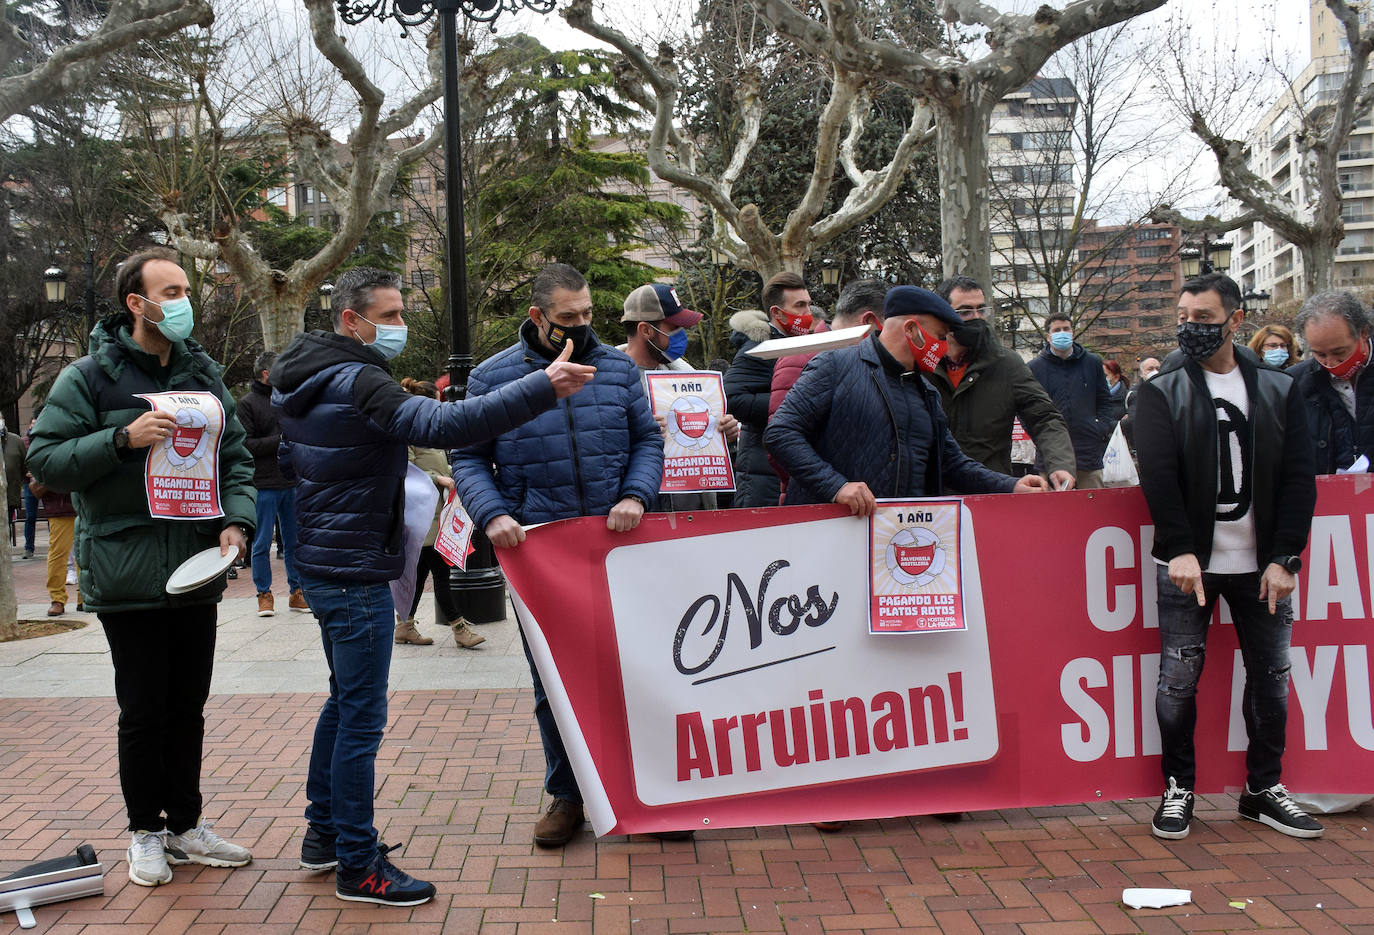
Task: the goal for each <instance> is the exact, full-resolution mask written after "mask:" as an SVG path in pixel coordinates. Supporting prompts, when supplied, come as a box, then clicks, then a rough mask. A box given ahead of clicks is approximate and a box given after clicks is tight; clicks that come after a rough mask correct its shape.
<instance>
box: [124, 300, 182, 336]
mask: <svg viewBox="0 0 1374 935" xmlns="http://www.w3.org/2000/svg"><path fill="white" fill-rule="evenodd" d="M134 294H135V295H138V293H134ZM138 297H139V298H140V299H142V300H143V301H145V302H147V303H148V304H149V305H156V306H157V307H158V308H160V309H162V321H155V322H153V324H155V325H157V330H158V331H161V332H162V334H163V336H164V337H165V338H167V340H168V341H185V340H186V339H187V338H189V337H190V336H191V329H192V328H194V327H195V326H196V316H195V312H193V311H192V310H191V300H190V299H188V298H187V297H186V296H182V297H181V298H179V299H168V300H167V301H166V302H154V301H153V300H152V299H150V298H148V297H147V296H142V295H140V296H138Z"/></svg>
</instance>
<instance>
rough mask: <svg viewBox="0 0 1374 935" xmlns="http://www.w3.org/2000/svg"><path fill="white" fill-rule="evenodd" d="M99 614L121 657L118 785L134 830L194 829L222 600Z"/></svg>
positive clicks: (116, 657) (117, 666)
mask: <svg viewBox="0 0 1374 935" xmlns="http://www.w3.org/2000/svg"><path fill="white" fill-rule="evenodd" d="M98 616H99V618H100V623H101V626H103V627H104V628H105V639H106V640H108V641H109V643H110V658H111V659H112V660H113V662H114V670H115V697H116V699H118V701H119V786H120V789H122V790H123V792H124V807H125V809H126V810H127V811H128V813H129V830H130V831H161V830H163V829H164V828H165V829H167V830H168V831H170V832H172V833H173V834H181V833H182V832H185V831H189V830H190V829H192V828H194V827H195V826H196V824H197V822H198V820H199V818H200V808H201V795H200V757H201V747H202V744H203V742H204V740H205V700H206V699H207V698H209V697H210V673H211V671H212V670H213V668H214V662H215V605H214V604H198V605H196V606H194V607H176V608H164V609H161V610H135V611H128V612H124V613H103V614H99V615H98ZM164 815H165V816H166V817H165V818H164V817H163V816H164Z"/></svg>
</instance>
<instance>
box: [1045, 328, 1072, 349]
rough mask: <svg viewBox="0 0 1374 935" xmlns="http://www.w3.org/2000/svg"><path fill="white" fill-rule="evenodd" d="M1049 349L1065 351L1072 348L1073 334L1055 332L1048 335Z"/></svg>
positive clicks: (1070, 332)
mask: <svg viewBox="0 0 1374 935" xmlns="http://www.w3.org/2000/svg"><path fill="white" fill-rule="evenodd" d="M1050 347H1052V348H1054V349H1055V350H1056V351H1067V350H1068V349H1069V348H1071V347H1073V332H1072V331H1056V332H1055V333H1054V334H1052V335H1050Z"/></svg>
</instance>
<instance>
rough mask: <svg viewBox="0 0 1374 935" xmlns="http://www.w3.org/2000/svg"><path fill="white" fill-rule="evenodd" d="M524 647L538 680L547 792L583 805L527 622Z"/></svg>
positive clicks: (537, 711) (537, 717) (522, 637)
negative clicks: (532, 649)
mask: <svg viewBox="0 0 1374 935" xmlns="http://www.w3.org/2000/svg"><path fill="white" fill-rule="evenodd" d="M520 645H521V646H523V647H524V649H525V661H526V662H528V663H529V664H530V675H531V676H533V677H534V719H535V721H537V722H538V724H539V740H540V741H541V742H542V743H543V744H544V789H545V791H547V792H548V793H549V795H551V796H553V797H554V798H555V799H568V800H569V801H572V802H577V803H578V804H581V803H582V790H581V789H579V788H577V777H576V776H575V775H573V768H572V761H570V760H569V759H568V751H567V750H565V749H564V748H563V737H562V735H561V734H559V733H558V722H557V721H556V720H554V717H553V708H552V707H551V706H550V705H549V696H548V695H546V694H545V693H544V683H543V682H542V681H541V680H540V678H539V669H538V668H536V667H535V664H534V657H533V656H531V655H530V644H529V643H528V642H526V640H525V627H524V624H523V623H522V624H521V626H520Z"/></svg>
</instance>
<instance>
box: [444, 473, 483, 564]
mask: <svg viewBox="0 0 1374 935" xmlns="http://www.w3.org/2000/svg"><path fill="white" fill-rule="evenodd" d="M434 551H436V552H438V553H439V554H440V555H442V556H443V557H444V561H446V562H448V563H449V564H450V565H452V566H453V567H454V568H462V569H464V570H466V569H467V564H468V556H469V555H471V554H472V553H473V552H475V551H476V549H474V548H473V547H472V517H471V516H468V511H467V510H465V509H463V501H462V500H460V499H458V493H457V491H455V490H452V489H450V490H449V492H448V499H446V500H445V501H444V508H443V509H442V510H440V511H439V534H438V536H437V537H436V538H435V540H434Z"/></svg>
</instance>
